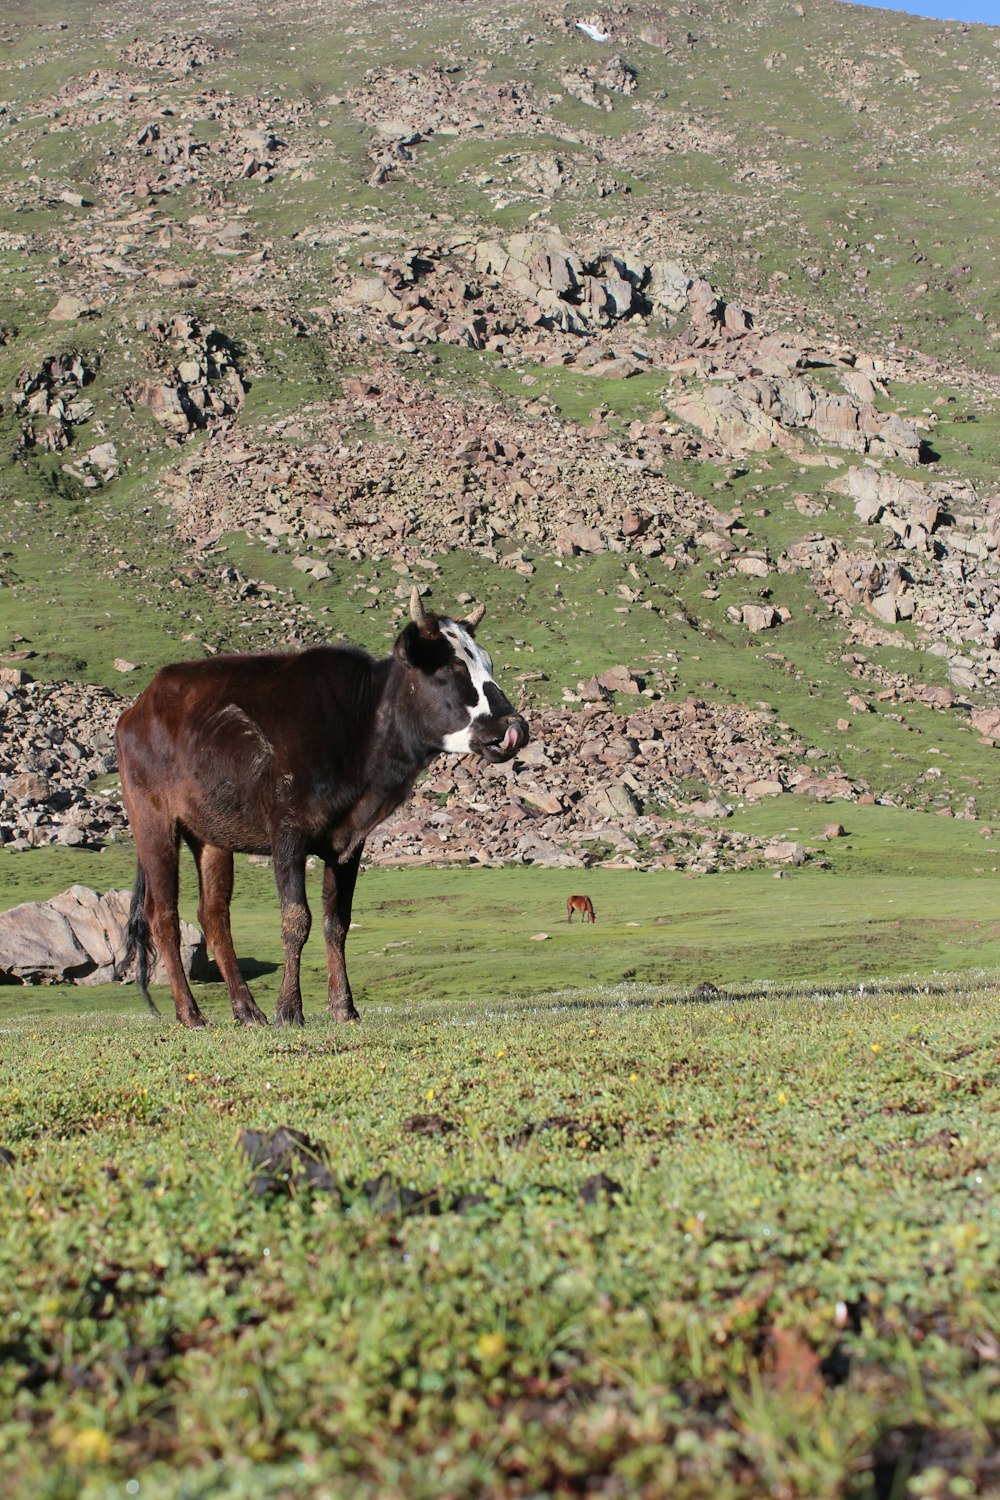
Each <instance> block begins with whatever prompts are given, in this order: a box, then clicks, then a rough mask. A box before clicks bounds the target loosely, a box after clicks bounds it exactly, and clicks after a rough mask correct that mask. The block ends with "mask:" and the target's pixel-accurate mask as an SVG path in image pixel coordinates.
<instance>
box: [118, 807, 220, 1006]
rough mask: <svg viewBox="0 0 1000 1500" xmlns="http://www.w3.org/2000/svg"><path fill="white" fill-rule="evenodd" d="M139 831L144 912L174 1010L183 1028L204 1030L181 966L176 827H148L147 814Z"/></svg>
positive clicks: (139, 821)
mask: <svg viewBox="0 0 1000 1500" xmlns="http://www.w3.org/2000/svg"><path fill="white" fill-rule="evenodd" d="M137 821H138V823H139V826H138V828H137V827H136V822H133V824H132V832H133V835H134V837H135V847H136V854H137V855H138V858H139V863H140V864H141V865H142V867H143V869H144V870H145V872H146V900H145V906H144V910H145V913H146V921H147V922H148V923H149V930H150V932H151V933H152V936H153V942H154V943H155V944H156V947H157V950H158V952H159V955H160V957H161V958H162V960H163V966H164V968H165V969H166V971H167V978H168V980H169V981H170V988H171V990H172V991H173V996H174V1010H175V1011H176V1012H177V1019H178V1021H180V1023H181V1025H182V1026H207V1025H208V1022H207V1021H206V1020H205V1017H204V1016H203V1015H202V1013H201V1011H200V1010H199V1009H198V1002H197V1000H196V999H195V998H194V995H193V994H192V993H191V986H190V985H189V984H188V980H187V975H186V974H185V972H184V965H183V963H182V962H181V924H180V916H179V914H178V911H177V882H178V850H179V846H180V839H179V837H178V833H177V829H176V827H175V826H171V827H169V828H167V827H162V826H151V825H150V821H149V817H148V814H147V815H146V816H144V817H143V818H142V819H141V820H137Z"/></svg>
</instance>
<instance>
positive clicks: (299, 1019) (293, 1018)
mask: <svg viewBox="0 0 1000 1500" xmlns="http://www.w3.org/2000/svg"><path fill="white" fill-rule="evenodd" d="M274 1024H275V1026H304V1025H305V1024H306V1018H305V1016H304V1015H303V1014H302V1012H301V1011H298V1012H296V1013H293V1014H292V1015H287V1016H283V1015H281V1014H280V1013H279V1012H277V1011H276V1012H275V1016H274Z"/></svg>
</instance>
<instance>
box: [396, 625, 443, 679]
mask: <svg viewBox="0 0 1000 1500" xmlns="http://www.w3.org/2000/svg"><path fill="white" fill-rule="evenodd" d="M430 618H431V619H434V629H433V630H431V629H430V628H429V622H428V624H427V625H425V626H423V627H421V626H419V625H417V624H414V623H413V622H411V623H410V624H409V625H407V626H406V628H405V629H404V630H403V631H402V632H401V634H400V635H399V636H398V637H397V639H396V644H395V646H394V647H393V653H394V655H395V656H397V657H398V658H399V660H400V661H404V662H406V664H407V666H410V667H419V668H420V669H421V670H422V671H425V672H429V671H432V670H433V669H434V667H436V666H437V665H438V657H439V655H440V650H439V647H440V642H441V632H440V631H439V630H438V629H437V620H436V619H435V618H434V617H433V616H431V617H430Z"/></svg>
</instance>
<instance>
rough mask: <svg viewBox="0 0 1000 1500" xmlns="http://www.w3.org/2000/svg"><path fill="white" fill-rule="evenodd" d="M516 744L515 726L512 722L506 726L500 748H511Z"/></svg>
mask: <svg viewBox="0 0 1000 1500" xmlns="http://www.w3.org/2000/svg"><path fill="white" fill-rule="evenodd" d="M516 745H517V727H516V725H514V724H509V725H508V726H507V733H506V734H505V735H504V737H503V739H502V740H501V742H500V749H501V750H513V749H514V747H515V746H516Z"/></svg>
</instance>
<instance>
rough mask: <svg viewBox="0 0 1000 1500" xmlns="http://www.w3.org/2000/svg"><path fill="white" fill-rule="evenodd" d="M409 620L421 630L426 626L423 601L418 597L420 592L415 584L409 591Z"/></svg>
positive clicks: (425, 612)
mask: <svg viewBox="0 0 1000 1500" xmlns="http://www.w3.org/2000/svg"><path fill="white" fill-rule="evenodd" d="M410 619H411V620H412V621H413V623H414V625H419V626H420V627H421V629H423V627H424V626H425V625H426V624H427V611H426V609H424V601H423V600H422V599H421V597H420V590H419V588H418V587H417V585H416V584H414V585H413V588H412V589H411V590H410Z"/></svg>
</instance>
